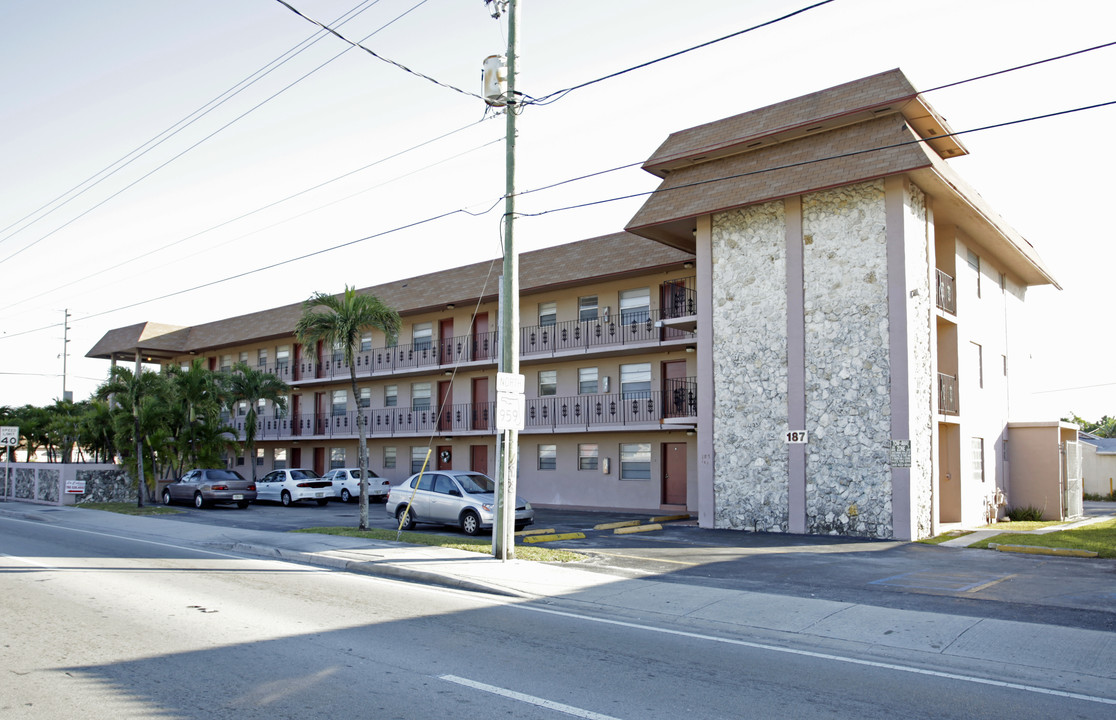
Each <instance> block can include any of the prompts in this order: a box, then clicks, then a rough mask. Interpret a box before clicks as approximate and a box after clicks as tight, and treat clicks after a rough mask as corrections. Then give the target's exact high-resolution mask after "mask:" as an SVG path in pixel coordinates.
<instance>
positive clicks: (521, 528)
mask: <svg viewBox="0 0 1116 720" xmlns="http://www.w3.org/2000/svg"><path fill="white" fill-rule="evenodd" d="M525 527H527V526H526V525H516V526H515V531H516V532H523V528H525Z"/></svg>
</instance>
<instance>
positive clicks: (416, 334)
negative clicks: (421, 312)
mask: <svg viewBox="0 0 1116 720" xmlns="http://www.w3.org/2000/svg"><path fill="white" fill-rule="evenodd" d="M433 341H434V324H433V323H415V324H414V326H413V327H412V328H411V344H412V345H413V346H414V348H415V350H429V349H430V346H431V343H433Z"/></svg>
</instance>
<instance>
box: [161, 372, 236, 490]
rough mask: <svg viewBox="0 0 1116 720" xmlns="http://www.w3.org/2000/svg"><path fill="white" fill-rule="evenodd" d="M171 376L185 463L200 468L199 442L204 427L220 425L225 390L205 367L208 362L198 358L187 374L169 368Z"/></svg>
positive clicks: (179, 437) (215, 375)
mask: <svg viewBox="0 0 1116 720" xmlns="http://www.w3.org/2000/svg"><path fill="white" fill-rule="evenodd" d="M168 376H169V377H170V383H171V386H172V387H173V389H174V394H175V398H176V405H177V407H178V408H179V410H180V412H181V413H182V418H181V420H180V423H181V425H182V427H180V428H179V434H178V436H177V438H178V441H179V443H180V445H181V446H183V447H184V453H183V454H184V455H185V458H184V459H185V460H187V461H188V462H189V464H190V465H191V466H193V467H199V463H198V455H199V454H200V453H201V449H200V448H199V444H198V441H199V434H200V433H201V426H202V425H205V424H220V422H219V420H220V415H221V406H222V405H223V404H224V402H225V398H224V395H225V390H224V388H222V387H221V383H220V382H219V380H218V375H217V373H215V372H213V371H212V370H210V369H209V368H207V367H205V360H204V359H202V358H195V359H194V361H193V362H192V363H191V364H190V367H189V369H186V370H183V369H181V368H179V367H176V366H173V365H172V366H171V367H170V368H168ZM202 464H205V463H202ZM181 469H182V468H179V470H181Z"/></svg>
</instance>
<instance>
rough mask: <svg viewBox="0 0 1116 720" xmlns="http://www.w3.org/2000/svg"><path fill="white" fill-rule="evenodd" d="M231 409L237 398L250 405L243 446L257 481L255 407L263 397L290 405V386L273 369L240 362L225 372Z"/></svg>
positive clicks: (282, 406) (285, 407) (282, 405)
mask: <svg viewBox="0 0 1116 720" xmlns="http://www.w3.org/2000/svg"><path fill="white" fill-rule="evenodd" d="M224 384H225V390H226V392H227V393H228V402H229V406H230V410H231V409H232V406H234V405H236V403H238V402H243V403H246V404H247V405H248V413H247V414H246V415H245V416H244V448H245V453H246V454H247V455H248V461H249V462H251V463H252V482H255V481H256V453H255V447H256V420H257V413H256V408H257V407H258V406H259V403H260V400H270V401H271V402H273V403H275V404H276V405H278V406H279V408H280V409H281V410H286V409H287V392H288V391H289V390H290V386H288V385H287V383H285V382H283V381H282V380H281V379H279V378H278V377H276V376H275V375H272V374H271V373H266V372H261V371H259V370H257V369H256V368H254V367H252V366H250V365H248V363H243V362H241V363H237V364H236V367H234V368H233V372H232V374H231V375H225V376H224Z"/></svg>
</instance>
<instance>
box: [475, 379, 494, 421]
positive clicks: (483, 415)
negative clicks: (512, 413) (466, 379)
mask: <svg viewBox="0 0 1116 720" xmlns="http://www.w3.org/2000/svg"><path fill="white" fill-rule="evenodd" d="M491 410H492V408H491V406H490V405H489V403H488V378H486V377H479V378H473V429H474V430H487V429H488V416H489V414H490V413H491Z"/></svg>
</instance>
